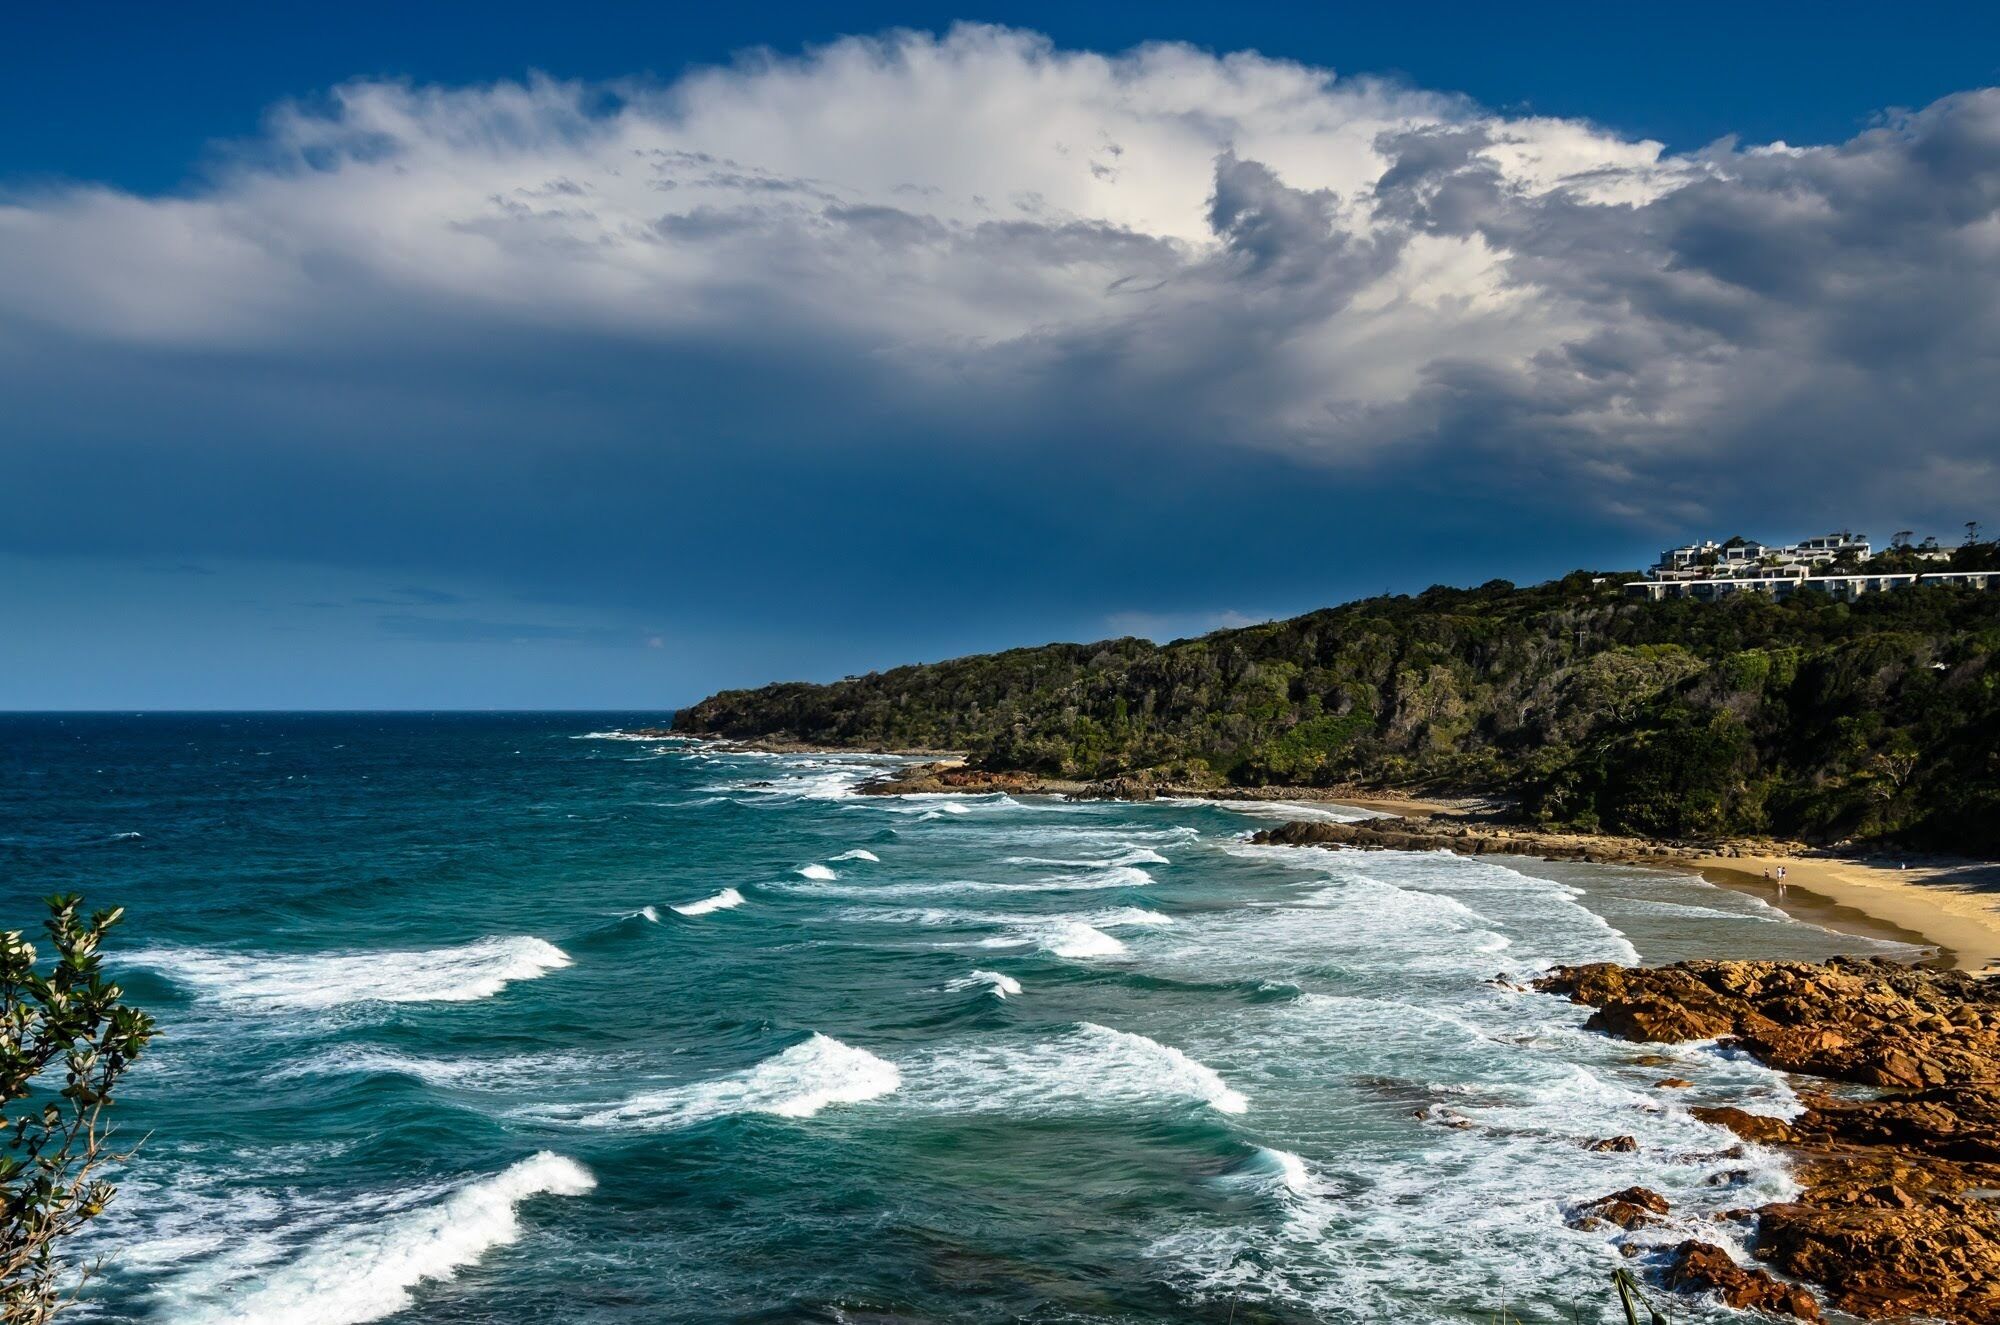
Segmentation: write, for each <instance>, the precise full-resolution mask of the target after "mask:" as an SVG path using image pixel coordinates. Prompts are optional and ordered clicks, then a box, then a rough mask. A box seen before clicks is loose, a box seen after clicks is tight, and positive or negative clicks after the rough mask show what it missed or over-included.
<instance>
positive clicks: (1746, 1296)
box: [1667, 1240, 1820, 1320]
mask: <svg viewBox="0 0 2000 1325" xmlns="http://www.w3.org/2000/svg"><path fill="white" fill-rule="evenodd" d="M1667 1286H1668V1287H1669V1288H1675V1289H1680V1290H1683V1291H1692V1292H1703V1293H1714V1294H1715V1295H1716V1296H1717V1297H1719V1298H1721V1299H1722V1302H1723V1304H1724V1305H1725V1306H1731V1307H1735V1308H1736V1309H1737V1310H1739V1311H1744V1310H1754V1311H1770V1312H1781V1313H1783V1314H1785V1315H1787V1316H1796V1317H1798V1318H1799V1319H1800V1320H1818V1319H1819V1318H1820V1314H1819V1302H1818V1301H1817V1300H1816V1299H1815V1298H1814V1297H1813V1295H1812V1294H1811V1293H1810V1292H1808V1291H1806V1290H1805V1289H1803V1288H1801V1287H1799V1286H1798V1285H1797V1284H1788V1283H1785V1282H1783V1281H1782V1280H1779V1279H1777V1278H1775V1277H1774V1276H1772V1275H1771V1274H1769V1273H1767V1272H1766V1271H1763V1270H1749V1269H1745V1268H1744V1267H1743V1266H1740V1265H1738V1264H1737V1263H1736V1262H1735V1261H1734V1260H1732V1259H1731V1258H1730V1255H1729V1253H1728V1252H1726V1251H1724V1250H1723V1249H1722V1248H1720V1247H1717V1246H1714V1245H1713V1244H1711V1243H1707V1242H1695V1241H1692V1240H1690V1241H1687V1242H1683V1243H1681V1244H1680V1245H1679V1246H1678V1247H1675V1248H1674V1251H1673V1259H1672V1261H1671V1262H1670V1263H1669V1265H1668V1266H1667Z"/></svg>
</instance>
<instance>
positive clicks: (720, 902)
mask: <svg viewBox="0 0 2000 1325" xmlns="http://www.w3.org/2000/svg"><path fill="white" fill-rule="evenodd" d="M741 905H743V894H742V893H740V892H737V891H736V890H735V889H734V888H724V889H723V890H722V891H721V892H719V893H716V894H715V895H714V896H712V897H704V898H702V899H701V900H700V901H698V902H684V903H682V904H681V905H679V906H676V907H670V908H669V909H670V910H673V911H676V912H678V913H680V914H681V915H684V916H705V915H707V914H708V913H709V912H711V911H727V910H729V909H730V908H731V907H733V906H741Z"/></svg>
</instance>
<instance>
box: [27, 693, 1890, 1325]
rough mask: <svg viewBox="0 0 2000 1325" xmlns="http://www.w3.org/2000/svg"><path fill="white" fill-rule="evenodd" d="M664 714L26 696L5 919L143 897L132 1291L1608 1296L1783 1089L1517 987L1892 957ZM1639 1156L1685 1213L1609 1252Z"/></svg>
mask: <svg viewBox="0 0 2000 1325" xmlns="http://www.w3.org/2000/svg"><path fill="white" fill-rule="evenodd" d="M668 716H669V715H667V714H662V713H655V714H592V715H581V716H579V715H574V714H537V715H497V716H496V715H351V714H350V715H254V716H253V715H237V716H228V715H207V716H186V715H152V716H130V715H124V716H61V717H54V716H48V717H41V716H38V717H0V889H4V895H0V923H4V924H5V925H7V926H10V927H21V928H29V927H34V926H36V925H37V908H38V901H37V899H38V898H40V897H41V896H42V895H44V894H47V893H50V892H54V891H57V890H72V889H73V890H78V891H82V892H84V893H86V894H87V895H88V897H89V899H90V900H91V901H92V902H93V903H104V904H110V903H117V904H122V905H124V906H125V907H127V908H128V909H129V919H128V920H127V922H126V923H125V925H124V926H123V927H122V928H121V929H120V930H119V931H118V933H117V935H116V940H115V942H114V943H113V945H112V954H113V957H112V963H111V964H112V965H113V966H114V968H115V970H116V972H117V973H118V975H119V978H120V979H121V981H122V982H123V984H124V985H125V987H126V989H127V990H128V992H129V995H130V997H131V998H132V999H133V1000H135V1001H137V1002H138V1003H140V1004H141V1005H143V1006H145V1007H146V1008H148V1009H150V1010H151V1011H152V1012H153V1013H154V1014H155V1015H156V1016H157V1018H158V1020H159V1023H160V1027H161V1036H160V1039H159V1040H158V1042H157V1044H156V1047H155V1048H154V1050H153V1051H152V1052H151V1053H150V1054H149V1055H148V1057H147V1059H146V1060H145V1061H144V1062H143V1064H142V1065H141V1066H140V1067H139V1068H138V1069H137V1070H136V1071H135V1072H134V1073H133V1074H132V1077H131V1079H130V1085H129V1088H128V1089H127V1090H126V1092H125V1097H124V1102H123V1104H122V1105H121V1107H120V1113H121V1114H122V1115H123V1121H122V1126H123V1129H124V1131H123V1134H122V1139H123V1140H125V1141H128V1142H129V1141H137V1140H139V1139H140V1138H142V1137H143V1138H144V1139H143V1144H142V1145H141V1146H140V1147H139V1149H138V1152H137V1155H136V1157H135V1158H134V1159H133V1160H132V1161H131V1162H130V1163H129V1165H127V1166H126V1168H125V1170H124V1171H123V1173H122V1174H121V1175H120V1176H121V1189H122V1190H121V1192H120V1195H119V1197H118V1199H117V1201H116V1203H115V1204H114V1205H113V1207H112V1209H111V1211H110V1212H109V1213H107V1214H106V1216H105V1217H104V1218H103V1219H102V1220H101V1221H100V1222H99V1224H98V1226H97V1227H96V1230H95V1232H94V1233H93V1235H92V1238H91V1245H90V1247H89V1251H90V1252H91V1253H93V1254H98V1255H102V1256H103V1257H104V1258H105V1268H104V1271H103V1274H102V1276H101V1277H100V1278H99V1279H97V1280H96V1281H95V1282H94V1283H93V1284H92V1286H91V1303H92V1305H91V1306H90V1307H89V1308H88V1310H89V1312H90V1313H91V1315H93V1316H94V1318H95V1319H98V1320H119V1321H125V1320H132V1321H175V1322H189V1323H191V1325H192V1323H197V1322H199V1323H201V1325H212V1323H214V1322H225V1321H227V1322H244V1323H248V1322H270V1323H277V1325H295V1323H296V1325H305V1323H307V1322H311V1323H313V1325H334V1323H339V1322H361V1321H375V1320H393V1321H398V1322H420V1321H421V1322H438V1323H444V1322H474V1321H477V1322H504V1323H506V1325H557V1323H561V1325H568V1323H570V1322H575V1323H577V1325H637V1323H638V1322H648V1323H651V1322H662V1321H703V1322H707V1321H757V1322H764V1321H769V1322H777V1321H857V1322H858V1321H899V1322H919V1321H975V1322H985V1321H1016V1320H1029V1321H1051V1322H1053V1321H1092V1322H1114V1321H1116V1322H1136V1321H1214V1322H1226V1321H1236V1322H1245V1323H1246V1325H1247V1323H1248V1322H1258V1321H1285V1322H1292V1321H1361V1320H1369V1321H1373V1320H1380V1321H1396V1322H1412V1321H1465V1322H1490V1321H1492V1320H1494V1319H1496V1318H1497V1313H1498V1312H1499V1311H1501V1310H1502V1309H1503V1308H1504V1309H1505V1310H1507V1311H1508V1312H1510V1313H1512V1314H1513V1315H1514V1316H1516V1317H1518V1318H1520V1319H1523V1320H1528V1321H1538V1320H1541V1321H1554V1320H1564V1321H1567V1320H1570V1319H1571V1318H1572V1312H1574V1313H1575V1318H1578V1319H1582V1320H1610V1319H1611V1318H1612V1314H1613V1312H1614V1309H1615V1308H1614V1300H1613V1298H1612V1297H1611V1295H1610V1292H1609V1279H1608V1276H1609V1274H1610V1271H1611V1270H1612V1268H1613V1267H1614V1266H1617V1265H1621V1264H1625V1265H1629V1264H1633V1263H1634V1262H1632V1261H1630V1260H1628V1259H1626V1257H1625V1256H1624V1255H1622V1254H1621V1252H1620V1249H1619V1246H1618V1241H1617V1240H1618V1239H1619V1238H1627V1239H1628V1240H1634V1241H1636V1242H1637V1243H1639V1244H1640V1252H1641V1254H1640V1259H1639V1261H1638V1262H1637V1263H1638V1264H1639V1265H1641V1266H1644V1265H1646V1264H1647V1263H1648V1259H1647V1258H1648V1257H1651V1256H1653V1255H1655V1254H1656V1253H1654V1252H1653V1251H1651V1250H1650V1249H1651V1248H1655V1247H1660V1246H1668V1245H1671V1244H1673V1243H1674V1242H1676V1241H1678V1240H1680V1239H1681V1238H1682V1237H1684V1236H1688V1235H1689V1233H1690V1231H1691V1230H1698V1231H1699V1232H1700V1233H1701V1234H1702V1235H1703V1236H1706V1237H1711V1238H1717V1237H1720V1238H1725V1239H1726V1238H1728V1237H1731V1236H1733V1233H1732V1229H1733V1228H1734V1226H1733V1225H1729V1224H1718V1223H1714V1222H1712V1221H1710V1220H1709V1219H1708V1216H1709V1215H1710V1214H1712V1213H1714V1212H1717V1211H1721V1210H1725V1209H1730V1208H1736V1207H1743V1206H1752V1205H1757V1204H1760V1203H1762V1202H1764V1201H1766V1200H1770V1199H1775V1198H1777V1197H1779V1196H1780V1195H1781V1194H1783V1193H1784V1192H1785V1191H1786V1190H1787V1183H1788V1179H1787V1177H1786V1175H1785V1172H1784V1169H1783V1167H1782V1165H1781V1164H1780V1163H1779V1162H1778V1161H1777V1159H1776V1158H1775V1157H1774V1156H1772V1155H1770V1154H1768V1153H1765V1152H1763V1151H1760V1150H1758V1149H1756V1148H1754V1147H1753V1148H1750V1149H1749V1150H1748V1151H1747V1153H1744V1152H1735V1153H1732V1152H1731V1147H1732V1146H1734V1144H1735V1140H1734V1138H1733V1137H1731V1136H1729V1135H1727V1134H1726V1133H1723V1132H1721V1131H1719V1130H1717V1129H1715V1128H1711V1127H1709V1126H1706V1125H1704V1124H1702V1123H1699V1122H1696V1121H1694V1120H1693V1119H1692V1118H1690V1117H1689V1115H1688V1112H1687V1106H1688V1105H1690V1104H1693V1103H1700V1102H1703V1101H1711V1102H1719V1101H1723V1100H1728V1101H1730V1102H1736V1103H1744V1102H1746V1101H1747V1102H1749V1103H1750V1104H1751V1107H1756V1108H1762V1109H1764V1110H1766V1111H1773V1112H1782V1111H1785V1110H1787V1109H1789V1108H1791V1107H1794V1105H1793V1102H1792V1097H1791V1094H1790V1092H1789V1090H1788V1088H1787V1086H1786V1084H1785V1082H1784V1081H1783V1080H1782V1079H1781V1078H1780V1077H1778V1076H1777V1075H1775V1074H1773V1073H1770V1072H1768V1071H1766V1070H1764V1069H1763V1068H1760V1067H1758V1066H1757V1065H1755V1064H1753V1063H1750V1062H1748V1061H1745V1060H1743V1059H1740V1058H1734V1057H1731V1056H1729V1055H1728V1054H1726V1053H1724V1052H1721V1051H1718V1050H1716V1049H1714V1048H1703V1047H1690V1048H1683V1049H1680V1050H1676V1051H1673V1052H1672V1054H1671V1061H1670V1062H1668V1063H1666V1064H1661V1063H1659V1062H1646V1061H1641V1060H1642V1058H1643V1055H1642V1053H1641V1051H1639V1050H1637V1049H1635V1048H1634V1047H1633V1046H1630V1045H1625V1044H1619V1043H1614V1042H1612V1041H1609V1040H1607V1039H1604V1038H1602V1037H1599V1036H1596V1035H1593V1034H1589V1033H1586V1032H1585V1031H1584V1030H1583V1029H1582V1022H1583V1020H1584V1016H1585V1011H1584V1010H1583V1009H1580V1008H1575V1007H1572V1006H1570V1005H1569V1004H1567V1003H1565V1002H1562V1001H1560V1000H1558V999H1555V998H1552V997H1549V996H1546V995H1541V994H1535V993H1531V992H1526V991H1525V990H1524V989H1523V988H1522V987H1521V981H1522V979H1523V978H1524V977H1526V976H1528V975H1530V974H1532V973H1533V972H1534V971H1536V970H1538V969H1540V968H1542V967H1544V966H1546V965H1548V964H1550V963H1553V962H1559V961H1579V960H1593V959H1615V960H1620V961H1633V960H1646V961H1662V960H1671V959H1674V958H1678V957H1683V956H1690V955H1698V954H1700V955H1708V954H1723V955H1762V956H1779V955H1783V956H1824V955H1828V954H1831V953H1833V952H1836V951H1850V952H1855V951H1858V952H1883V951H1889V950H1890V945H1886V944H1883V943H1880V942H1877V941H1872V940H1867V939H1859V938H1851V937H1845V936H1839V935H1834V934H1830V933H1828V932H1826V931H1823V930H1820V929H1817V928H1814V927H1812V926H1809V925H1806V924H1802V923H1800V922H1798V921H1795V920H1792V919H1789V918H1787V917H1785V916H1784V915H1782V914H1780V913H1778V912H1776V911H1774V910H1772V909H1771V908H1769V907H1768V906H1766V905H1765V904H1764V903H1762V902H1761V901H1759V900H1757V899H1756V898H1752V897H1748V896H1744V895H1740V894H1737V893H1733V892H1727V891H1723V890H1720V889H1717V888H1714V887H1712V886H1710V885H1708V884H1706V883H1704V882H1702V881H1700V880H1699V879H1695V878H1693V877H1691V876H1683V875H1679V874H1674V873H1668V872H1663V871H1648V870H1639V869H1626V868H1615V867H1603V866H1583V865H1555V864H1550V865H1542V864H1536V863H1534V862H1514V863H1510V864H1499V863H1496V862H1493V861H1489V860H1472V859H1464V858H1458V857H1453V856H1448V855H1442V854H1436V855H1433V854H1397V853H1350V852H1340V853H1335V852H1328V851H1319V850H1297V849H1289V848H1260V847H1254V846H1251V845H1249V844H1248V843H1247V841H1246V838H1247V835H1248V834H1249V833H1250V832H1251V831H1253V830H1254V829H1256V828H1257V827H1258V826H1260V824H1262V823H1266V822H1269V821H1271V820H1274V819H1282V818H1287V817H1295V815H1296V813H1299V812H1295V811H1290V810H1287V809H1286V808H1284V807H1280V806H1270V805H1254V806H1237V805H1220V804H1212V803H1201V802H1189V801H1179V802H1161V803H1156V804H1146V805H1128V804H1116V803H1091V804H1069V803H1065V802H1059V801H1052V800H1043V799H1010V798H1008V797H1005V796H976V797H965V798H944V797H870V796H859V795H856V794H855V792H854V789H855V786H856V785H857V784H858V783H860V782H862V781H863V780H865V779H867V778H869V777H872V776H875V775H877V774H879V773H880V772H881V771H882V770H883V769H884V768H885V767H887V766H890V765H893V764H894V763H895V762H896V761H894V760H892V759H887V758H880V757H859V756H855V757H849V756H839V757H836V756H771V755H761V754H752V753H745V752H731V751H728V750H723V749H717V748H712V747H704V746H702V745H699V744H695V743H690V742H682V741H659V740H646V739H631V738H621V737H620V735H619V733H620V732H622V731H624V730H627V729H630V728H632V727H635V726H639V725H643V724H658V723H662V722H664V721H665V720H666V718H667V717H668ZM1304 813H1314V814H1322V815H1334V816H1338V817H1359V812H1358V811H1347V810H1340V809H1335V808H1330V807H1324V806H1321V807H1307V809H1306V810H1305V811H1304ZM1503 976H1504V977H1505V978H1500V977H1503ZM1667 1076H1680V1077H1685V1078H1688V1079H1690V1080H1692V1081H1693V1082H1695V1086H1694V1088H1693V1089H1691V1090H1674V1089H1664V1088H1661V1087H1660V1086H1658V1084H1657V1083H1658V1082H1659V1081H1660V1080H1661V1079H1662V1078H1663V1077H1667ZM1618 1135H1630V1136H1633V1137H1636V1138H1637V1139H1638V1141H1639V1149H1638V1150H1637V1151H1636V1152H1632V1153H1599V1152H1593V1151H1591V1150H1589V1149H1587V1148H1586V1146H1587V1144H1588V1143H1589V1142H1591V1141H1593V1140H1596V1139H1599V1138H1605V1137H1611V1136H1618ZM1632 1183H1641V1184H1644V1185H1646V1186H1649V1187H1653V1188H1656V1189H1658V1190H1660V1191H1662V1192H1664V1193H1666V1194H1667V1195H1668V1196H1669V1197H1670V1198H1671V1199H1672V1200H1673V1202H1674V1205H1675V1209H1676V1211H1677V1216H1676V1220H1675V1222H1673V1223H1672V1224H1669V1225H1667V1226H1664V1227H1661V1228H1657V1229H1652V1230H1647V1231H1642V1232H1641V1233H1639V1234H1636V1235H1627V1234H1622V1233H1620V1232H1619V1231H1618V1230H1616V1229H1599V1230H1595V1231H1582V1230H1577V1229H1572V1228H1570V1227H1568V1226H1567V1224H1566V1222H1565V1215H1566V1213H1567V1212H1568V1207H1569V1204H1570V1203H1571V1202H1574V1201H1576V1200H1578V1199H1581V1198H1588V1197H1591V1196H1596V1195H1600V1194H1602V1193H1605V1192H1609V1191H1611V1190H1614V1189H1616V1188H1620V1187H1624V1186H1627V1185H1629V1184H1632ZM1691 1314H1692V1315H1694V1316H1695V1317H1697V1318H1700V1316H1701V1313H1700V1311H1698V1310H1696V1311H1693V1312H1692V1313H1691ZM1718 1314H1723V1315H1726V1314H1729V1313H1718Z"/></svg>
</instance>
